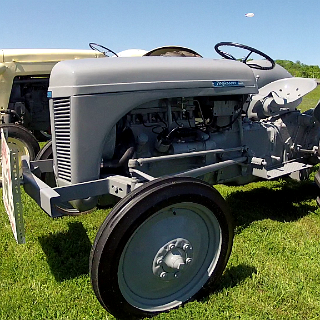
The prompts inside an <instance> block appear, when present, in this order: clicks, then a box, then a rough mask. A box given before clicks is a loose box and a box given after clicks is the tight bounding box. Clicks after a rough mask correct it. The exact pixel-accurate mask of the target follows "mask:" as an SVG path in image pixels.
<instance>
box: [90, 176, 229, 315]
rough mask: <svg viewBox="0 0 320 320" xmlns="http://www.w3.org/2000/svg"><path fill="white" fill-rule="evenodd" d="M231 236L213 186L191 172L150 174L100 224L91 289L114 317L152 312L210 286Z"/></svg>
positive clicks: (92, 258)
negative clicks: (187, 175)
mask: <svg viewBox="0 0 320 320" xmlns="http://www.w3.org/2000/svg"><path fill="white" fill-rule="evenodd" d="M232 241H233V227H232V218H231V216H230V214H229V210H228V208H227V206H226V204H225V201H224V199H223V198H222V197H221V195H220V194H219V193H218V192H217V191H216V190H215V189H213V188H212V187H210V186H209V185H207V184H205V183H204V182H202V181H200V180H197V179H193V178H177V177H174V178H172V177H171V178H162V179H156V180H154V181H151V182H148V183H146V184H144V185H143V186H142V187H140V188H138V189H137V190H134V191H133V192H132V193H130V194H129V195H128V196H127V197H125V198H124V199H122V200H121V201H120V202H119V203H118V204H117V205H116V206H115V207H114V209H113V210H112V211H111V213H110V214H109V216H108V217H107V218H106V220H105V221H104V223H103V224H102V226H101V227H100V229H99V232H98V234H97V237H96V239H95V242H94V244H93V247H92V250H91V255H90V273H91V282H92V285H93V289H94V291H95V294H96V296H97V298H98V300H99V301H100V303H101V304H102V306H103V307H104V308H105V309H106V310H108V311H109V312H110V313H112V314H113V315H114V316H116V317H119V318H126V319H128V318H131V317H145V316H147V317H149V316H154V315H155V314H157V313H159V312H164V311H168V310H170V309H172V308H176V307H178V306H180V305H181V304H183V303H185V302H187V301H189V300H191V299H193V298H195V297H196V296H197V295H198V294H200V293H201V292H202V291H203V290H205V289H206V288H207V287H208V286H209V285H210V286H211V285H212V284H214V283H215V282H216V280H217V279H218V278H219V277H220V276H221V274H222V272H223V270H224V268H225V266H226V263H227V261H228V258H229V255H230V252H231V247H232Z"/></svg>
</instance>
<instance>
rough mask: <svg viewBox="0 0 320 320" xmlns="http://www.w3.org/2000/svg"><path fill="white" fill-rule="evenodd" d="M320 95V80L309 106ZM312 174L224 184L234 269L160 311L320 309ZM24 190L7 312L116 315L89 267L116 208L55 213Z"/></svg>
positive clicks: (2, 298) (290, 313) (11, 250)
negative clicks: (198, 295) (22, 230)
mask: <svg viewBox="0 0 320 320" xmlns="http://www.w3.org/2000/svg"><path fill="white" fill-rule="evenodd" d="M319 98H320V87H318V88H317V89H316V90H315V91H314V92H313V93H311V94H310V95H308V97H306V103H304V104H303V105H302V106H301V108H302V109H303V110H305V109H307V108H308V107H313V106H315V103H316V102H317V101H318V99H319ZM313 175H314V173H313ZM312 179H313V177H311V178H310V180H308V181H305V182H302V183H298V182H294V181H292V180H277V181H272V182H266V181H262V182H256V183H251V184H248V185H246V186H242V187H234V186H233V187H228V186H222V185H218V186H216V187H217V189H218V190H219V191H220V192H221V194H222V195H223V196H224V197H225V199H226V201H227V202H228V204H229V206H230V208H231V211H232V213H233V215H234V218H235V225H236V234H235V239H234V246H233V251H232V254H231V257H230V260H229V263H228V265H227V268H226V270H225V273H224V275H223V276H222V278H221V280H220V281H219V283H218V285H217V287H216V288H215V290H213V291H212V292H211V293H210V294H209V295H208V296H207V297H206V298H205V299H203V300H201V301H194V302H190V303H188V304H186V305H185V306H184V307H182V308H179V309H177V310H173V311H171V312H169V313H166V314H160V315H158V316H157V317H155V319H261V320H262V319H263V320H266V319H275V320H277V319H320V276H319V270H320V242H319V234H320V211H319V209H318V207H317V205H316V201H315V199H316V196H317V194H319V190H318V188H317V187H316V186H315V184H314V183H313V182H312ZM1 196H2V195H1ZM22 196H23V202H24V218H25V224H26V240H27V243H26V244H25V245H17V244H16V243H15V240H14V238H13V235H12V232H11V227H10V224H9V221H8V217H7V215H6V213H5V211H4V208H3V206H2V205H1V206H0V241H1V242H0V320H7V319H14V320H15V319H74V320H80V319H95V320H97V319H113V317H112V316H111V315H110V314H108V313H107V312H105V310H104V309H103V308H102V307H101V306H100V304H99V303H98V301H97V300H96V298H95V296H94V293H93V291H92V289H91V284H90V278H89V274H88V256H89V252H90V247H91V244H92V242H93V241H94V238H95V235H96V232H97V230H98V228H99V226H100V225H101V223H102V222H103V220H104V219H105V217H106V215H107V214H108V210H97V211H95V212H93V213H91V214H88V215H83V216H79V217H64V218H59V219H55V220H52V219H51V218H49V217H48V216H47V215H46V214H45V213H44V212H42V210H41V209H40V208H39V207H38V206H37V205H36V204H35V203H34V202H33V201H32V200H31V199H30V198H28V197H27V196H26V194H25V193H23V194H22Z"/></svg>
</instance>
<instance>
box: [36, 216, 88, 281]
mask: <svg viewBox="0 0 320 320" xmlns="http://www.w3.org/2000/svg"><path fill="white" fill-rule="evenodd" d="M68 226H69V230H68V231H67V232H64V233H58V234H51V235H48V236H44V237H39V242H40V245H41V247H42V250H43V251H44V253H45V255H46V256H47V261H48V264H49V266H50V269H51V271H52V274H53V275H54V277H55V279H56V280H57V281H58V282H62V281H65V280H68V279H73V278H76V277H78V276H81V275H84V274H88V272H89V267H88V266H89V262H88V261H89V254H90V250H91V242H90V240H89V238H88V235H87V233H86V230H85V229H84V227H83V225H82V223H80V222H71V223H68Z"/></svg>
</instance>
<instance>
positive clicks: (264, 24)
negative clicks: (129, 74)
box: [0, 0, 320, 65]
mask: <svg viewBox="0 0 320 320" xmlns="http://www.w3.org/2000/svg"><path fill="white" fill-rule="evenodd" d="M248 12H253V13H254V14H255V16H254V17H252V18H247V17H245V14H246V13H248ZM319 13H320V1H319V0H305V1H299V0H242V1H241V0H211V1H207V0H195V1H194V0H184V1H182V0H162V1H155V0H136V1H126V0H125V1H124V0H95V1H89V0H81V1H80V0H79V1H76V0H64V1H62V0H54V1H52V0H28V1H26V0H3V3H2V5H1V19H0V28H1V30H2V34H1V37H0V39H1V40H0V43H1V45H0V48H2V49H8V48H10V49H14V48H69V49H89V46H88V44H89V42H95V43H99V44H102V45H104V46H106V47H108V48H110V49H112V50H113V51H115V52H120V51H123V50H126V49H133V48H135V49H144V50H148V51H149V50H152V49H154V48H157V47H161V46H166V45H179V46H184V47H189V48H191V49H193V50H195V51H197V52H198V53H200V54H201V55H202V56H203V57H206V58H218V57H219V56H218V55H217V53H216V52H215V50H214V46H215V44H216V43H218V42H221V41H230V42H238V43H242V44H245V45H248V46H251V47H254V48H257V49H258V50H260V51H263V52H264V53H266V54H267V55H269V56H270V57H272V58H273V59H284V60H291V61H294V62H296V61H300V62H302V63H304V64H307V65H320V17H319Z"/></svg>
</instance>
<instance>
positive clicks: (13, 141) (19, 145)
mask: <svg viewBox="0 0 320 320" xmlns="http://www.w3.org/2000/svg"><path fill="white" fill-rule="evenodd" d="M7 143H8V147H9V149H10V150H11V151H13V152H18V159H19V174H20V176H21V172H22V169H21V168H22V164H21V157H22V156H29V157H30V151H29V149H28V147H27V146H26V144H25V143H24V142H23V141H22V140H20V139H17V138H12V137H8V139H7ZM0 158H1V161H2V157H1V155H0ZM0 169H1V178H2V166H1V168H0Z"/></svg>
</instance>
